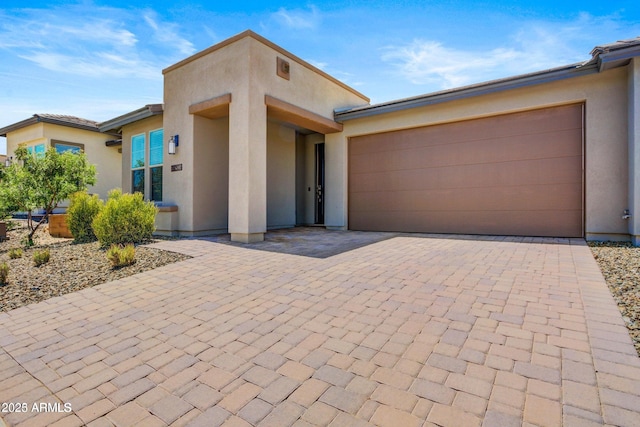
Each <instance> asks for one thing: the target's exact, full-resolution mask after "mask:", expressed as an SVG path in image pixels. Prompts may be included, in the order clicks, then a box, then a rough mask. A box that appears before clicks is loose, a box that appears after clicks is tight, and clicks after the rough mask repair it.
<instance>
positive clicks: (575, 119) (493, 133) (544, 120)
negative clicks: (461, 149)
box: [351, 104, 582, 155]
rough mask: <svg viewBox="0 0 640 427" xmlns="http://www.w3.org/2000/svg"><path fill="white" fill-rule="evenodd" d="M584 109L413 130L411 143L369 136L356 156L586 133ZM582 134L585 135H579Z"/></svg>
mask: <svg viewBox="0 0 640 427" xmlns="http://www.w3.org/2000/svg"><path fill="white" fill-rule="evenodd" d="M581 112H582V105H580V104H578V105H569V106H562V107H555V108H553V109H542V110H535V111H528V112H522V113H514V114H505V115H502V116H497V117H487V118H482V119H475V120H468V121H464V122H455V123H447V124H444V125H433V126H425V127H420V128H415V129H410V131H411V132H412V133H413V134H414V136H415V137H414V138H411V139H407V138H405V136H404V135H403V132H402V131H394V132H383V133H379V134H375V135H367V136H366V137H365V138H367V145H366V146H356V147H352V148H351V150H352V154H353V155H358V154H363V153H374V152H385V151H396V150H406V149H412V148H416V147H423V146H429V145H440V144H442V143H443V142H446V143H451V144H456V143H460V142H468V141H478V140H485V139H495V138H503V137H507V138H511V139H517V137H519V136H523V135H538V136H539V137H540V138H539V139H544V138H545V137H544V134H552V133H556V132H562V131H571V130H580V131H581V129H582V114H581ZM578 133H581V132H578Z"/></svg>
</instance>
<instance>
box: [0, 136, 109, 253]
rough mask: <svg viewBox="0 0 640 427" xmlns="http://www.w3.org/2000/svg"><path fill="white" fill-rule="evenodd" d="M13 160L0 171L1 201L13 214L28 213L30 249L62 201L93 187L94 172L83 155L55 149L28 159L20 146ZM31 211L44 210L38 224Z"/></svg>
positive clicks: (28, 241)
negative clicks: (90, 186) (88, 187)
mask: <svg viewBox="0 0 640 427" xmlns="http://www.w3.org/2000/svg"><path fill="white" fill-rule="evenodd" d="M15 156H16V159H17V161H15V162H14V163H13V164H12V165H11V166H9V167H7V168H5V169H4V170H3V173H2V181H0V200H2V204H3V205H5V206H8V207H10V208H11V210H12V211H14V212H15V211H24V212H26V213H27V227H28V229H29V235H28V237H27V244H28V245H29V246H32V245H33V235H34V234H35V232H36V231H37V230H38V228H39V227H40V225H42V224H43V223H45V222H46V221H47V219H48V218H49V215H50V214H51V212H53V210H54V209H55V208H57V207H58V204H59V203H60V202H61V201H63V200H65V199H67V198H68V197H69V196H70V195H71V194H73V193H75V192H76V191H82V190H86V189H87V186H89V185H93V184H95V183H96V168H95V166H94V165H92V164H90V163H89V162H88V161H87V157H86V156H85V154H84V153H71V152H68V151H67V152H64V153H58V152H57V151H56V150H55V149H54V148H49V149H48V150H47V151H46V152H45V153H44V155H37V154H36V155H31V154H29V153H28V151H27V149H26V148H25V147H24V146H20V147H18V149H17V150H16V152H15ZM34 209H43V210H44V215H43V217H42V219H41V220H40V221H37V222H36V221H34V219H33V216H32V211H33V210H34Z"/></svg>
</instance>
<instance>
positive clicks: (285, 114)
mask: <svg viewBox="0 0 640 427" xmlns="http://www.w3.org/2000/svg"><path fill="white" fill-rule="evenodd" d="M264 103H265V104H266V106H267V115H268V116H269V118H272V119H276V120H281V121H283V122H286V123H291V124H294V125H296V126H300V127H302V128H306V129H310V130H312V131H314V132H318V133H322V134H328V133H336V132H342V123H338V122H335V121H333V120H331V119H328V118H326V117H323V116H321V115H319V114H316V113H314V112H311V111H309V110H305V109H304V108H300V107H298V106H295V105H293V104H289V103H288V102H285V101H282V100H280V99H278V98H274V97H273V96H270V95H265V97H264Z"/></svg>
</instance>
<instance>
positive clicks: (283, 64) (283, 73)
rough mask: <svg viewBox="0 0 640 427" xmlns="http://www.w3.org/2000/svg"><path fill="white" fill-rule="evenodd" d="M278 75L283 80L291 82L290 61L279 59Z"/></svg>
mask: <svg viewBox="0 0 640 427" xmlns="http://www.w3.org/2000/svg"><path fill="white" fill-rule="evenodd" d="M276 65H277V68H276V72H277V74H278V75H279V76H280V77H282V78H283V79H287V80H289V61H285V60H284V59H282V58H280V57H278V61H277V64H276Z"/></svg>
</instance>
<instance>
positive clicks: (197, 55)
mask: <svg viewBox="0 0 640 427" xmlns="http://www.w3.org/2000/svg"><path fill="white" fill-rule="evenodd" d="M246 37H250V38H252V39H254V40H256V41H258V42H260V43H262V44H264V45H265V46H267V47H269V48H271V49H273V50H275V51H276V52H278V53H280V54H281V55H284V56H286V57H287V58H288V59H289V60H291V61H295V62H297V63H298V64H300V65H302V66H303V67H305V68H307V69H309V70H311V71H313V72H314V73H316V74H318V75H320V76H322V77H324V78H325V79H327V80H329V81H331V82H333V83H335V84H336V85H338V86H340V87H342V88H343V89H346V90H347V91H349V92H351V93H353V94H354V95H356V96H358V97H359V98H361V99H362V100H363V101H365V102H366V103H369V102H370V99H369V98H368V97H367V96H365V95H363V94H362V93H360V92H358V91H357V90H355V89H354V88H352V87H350V86H348V85H346V84H344V83H343V82H341V81H340V80H338V79H336V78H335V77H332V76H331V75H329V74H327V73H325V72H324V71H322V70H320V69H319V68H316V67H314V66H313V65H311V64H309V63H308V62H306V61H304V60H303V59H301V58H299V57H297V56H296V55H294V54H292V53H291V52H288V51H287V50H285V49H283V48H281V47H280V46H278V45H276V44H274V43H272V42H270V41H269V40H267V39H265V38H264V37H262V36H260V35H258V34H256V33H254V32H253V31H251V30H246V31H244V32H242V33H240V34H238V35H236V36H233V37H231V38H229V39H226V40H224V41H222V42H220V43H218V44H216V45H213V46H211V47H209V48H207V49H205V50H202V51H200V52H198V53H195V54H194V55H191V56H190V57H188V58H186V59H183V60H182V61H180V62H177V63H175V64H173V65H171V66H169V67H167V68H165V69H164V70H162V74H167V73H169V72H171V71H174V70H176V69H178V68H180V67H182V66H184V65H186V64H188V63H190V62H193V61H195V60H197V59H199V58H201V57H203V56H206V55H208V54H210V53H212V52H215V51H216V50H219V49H222V48H223V47H225V46H228V45H230V44H233V43H235V42H237V41H238V40H241V39H243V38H246Z"/></svg>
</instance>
